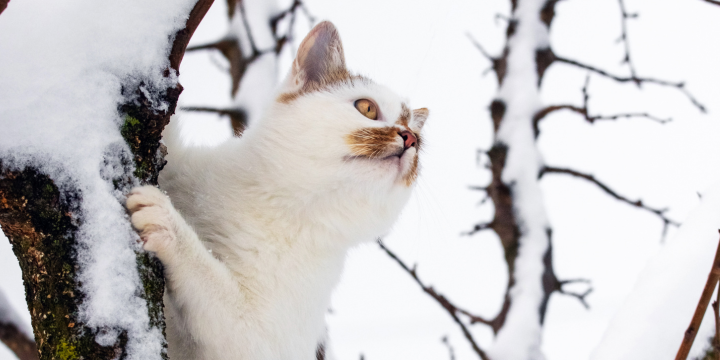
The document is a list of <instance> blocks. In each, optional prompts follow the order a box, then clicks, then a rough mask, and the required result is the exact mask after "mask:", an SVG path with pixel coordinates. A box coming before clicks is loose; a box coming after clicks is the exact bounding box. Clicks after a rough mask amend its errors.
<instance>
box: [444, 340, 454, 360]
mask: <svg viewBox="0 0 720 360" xmlns="http://www.w3.org/2000/svg"><path fill="white" fill-rule="evenodd" d="M441 341H442V343H443V344H445V346H446V347H447V348H448V352H449V353H450V360H455V349H453V347H452V345H450V341H449V340H448V337H447V335H445V336H443V337H442V339H441Z"/></svg>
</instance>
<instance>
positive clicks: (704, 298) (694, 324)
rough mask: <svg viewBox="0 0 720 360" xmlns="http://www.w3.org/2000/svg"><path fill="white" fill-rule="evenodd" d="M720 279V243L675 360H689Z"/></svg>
mask: <svg viewBox="0 0 720 360" xmlns="http://www.w3.org/2000/svg"><path fill="white" fill-rule="evenodd" d="M719 279H720V243H718V248H717V250H716V251H715V259H714V260H713V263H712V267H711V268H710V274H708V278H707V281H706V282H705V288H703V292H702V295H700V300H699V301H698V304H697V307H696V308H695V313H694V314H693V317H692V320H691V321H690V326H688V328H687V330H685V336H683V340H682V343H681V344H680V349H678V352H677V355H676V356H675V360H685V359H687V356H688V354H689V353H690V348H691V347H692V344H693V342H694V341H695V336H696V335H697V332H698V330H699V329H700V324H701V323H702V319H703V316H704V315H705V311H707V307H708V304H709V303H710V298H711V297H712V295H713V292H714V291H715V287H716V286H717V284H718V280H719Z"/></svg>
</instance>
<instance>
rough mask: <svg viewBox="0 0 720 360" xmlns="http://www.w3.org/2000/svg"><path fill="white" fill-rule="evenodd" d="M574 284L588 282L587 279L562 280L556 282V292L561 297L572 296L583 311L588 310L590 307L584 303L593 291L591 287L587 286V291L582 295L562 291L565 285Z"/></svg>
mask: <svg viewBox="0 0 720 360" xmlns="http://www.w3.org/2000/svg"><path fill="white" fill-rule="evenodd" d="M576 283H583V284H590V280H588V279H570V280H562V281H558V287H557V292H558V293H560V294H563V295H567V296H572V297H574V298H577V299H578V300H579V301H580V303H581V304H582V305H583V306H584V307H585V309H590V305H588V303H587V302H586V301H585V298H586V297H587V296H588V295H590V293H591V292H592V291H593V288H592V286H588V288H587V290H585V292H583V293H576V292H573V291H567V290H565V289H564V286H565V285H569V284H576Z"/></svg>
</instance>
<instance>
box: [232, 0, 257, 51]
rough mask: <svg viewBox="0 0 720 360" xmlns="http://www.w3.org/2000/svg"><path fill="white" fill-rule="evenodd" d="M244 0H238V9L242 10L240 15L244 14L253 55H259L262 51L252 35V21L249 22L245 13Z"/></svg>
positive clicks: (243, 21)
mask: <svg viewBox="0 0 720 360" xmlns="http://www.w3.org/2000/svg"><path fill="white" fill-rule="evenodd" d="M244 3H245V2H244V1H238V2H237V7H238V10H240V16H242V23H243V26H245V31H246V32H247V36H248V41H249V42H250V49H252V53H253V56H259V55H260V51H259V50H258V48H257V46H255V39H254V38H253V35H252V30H250V23H249V22H248V19H247V15H245V5H244Z"/></svg>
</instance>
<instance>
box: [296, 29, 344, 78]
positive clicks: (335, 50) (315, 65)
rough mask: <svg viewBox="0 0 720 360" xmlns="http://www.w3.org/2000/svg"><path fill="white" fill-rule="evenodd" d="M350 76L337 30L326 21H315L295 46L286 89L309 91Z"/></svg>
mask: <svg viewBox="0 0 720 360" xmlns="http://www.w3.org/2000/svg"><path fill="white" fill-rule="evenodd" d="M349 77H350V74H349V73H348V71H347V68H346V67H345V53H344V52H343V46H342V42H341V41H340V34H338V31H337V29H336V28H335V25H333V24H332V23H331V22H329V21H323V22H321V23H319V24H317V25H316V26H315V27H314V28H313V29H312V30H310V33H308V35H307V36H306V37H305V39H304V40H303V41H302V43H301V44H300V48H298V52H297V57H295V61H293V65H292V70H291V71H290V74H289V75H288V79H287V80H286V82H285V87H286V91H287V90H295V91H312V90H316V89H319V88H322V87H324V86H326V85H328V84H331V83H334V82H337V81H342V80H345V79H347V78H349Z"/></svg>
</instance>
